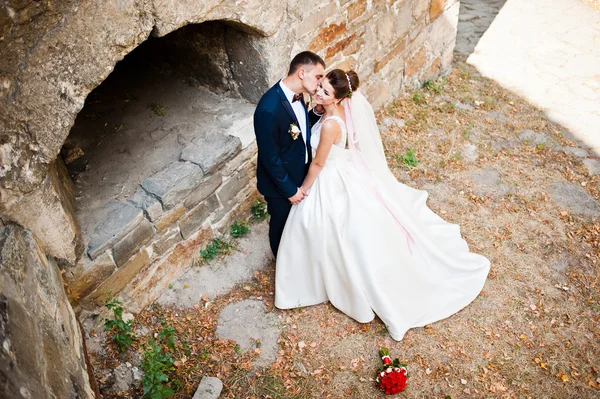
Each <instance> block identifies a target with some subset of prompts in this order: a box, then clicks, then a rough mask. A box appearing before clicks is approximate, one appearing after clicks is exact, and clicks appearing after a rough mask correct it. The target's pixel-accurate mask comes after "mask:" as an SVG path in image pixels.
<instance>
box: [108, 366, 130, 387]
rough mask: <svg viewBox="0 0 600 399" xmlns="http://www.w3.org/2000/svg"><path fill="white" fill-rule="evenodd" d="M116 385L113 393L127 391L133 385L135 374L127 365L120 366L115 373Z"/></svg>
mask: <svg viewBox="0 0 600 399" xmlns="http://www.w3.org/2000/svg"><path fill="white" fill-rule="evenodd" d="M114 375H115V383H114V384H113V386H112V389H111V390H113V391H115V392H122V391H127V390H129V388H130V387H131V384H133V372H132V371H131V370H130V369H129V368H128V367H127V366H126V365H125V364H120V365H118V366H117V368H116V369H115V371H114Z"/></svg>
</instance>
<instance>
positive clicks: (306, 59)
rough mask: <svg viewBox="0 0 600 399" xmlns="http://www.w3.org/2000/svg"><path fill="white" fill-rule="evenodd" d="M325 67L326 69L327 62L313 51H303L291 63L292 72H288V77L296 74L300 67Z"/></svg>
mask: <svg viewBox="0 0 600 399" xmlns="http://www.w3.org/2000/svg"><path fill="white" fill-rule="evenodd" d="M317 64H321V65H323V68H325V61H323V58H321V57H319V56H318V55H316V54H315V53H313V52H312V51H303V52H301V53H298V54H296V56H295V57H294V58H293V59H292V62H290V71H289V72H288V76H289V75H291V74H293V73H295V72H296V71H297V70H298V69H299V68H300V67H302V66H303V65H317Z"/></svg>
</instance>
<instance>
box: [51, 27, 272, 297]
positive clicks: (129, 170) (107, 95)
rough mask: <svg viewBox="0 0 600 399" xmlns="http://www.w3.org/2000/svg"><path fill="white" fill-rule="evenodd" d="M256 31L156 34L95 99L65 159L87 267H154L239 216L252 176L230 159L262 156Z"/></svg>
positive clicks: (262, 80)
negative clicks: (208, 227) (201, 232)
mask: <svg viewBox="0 0 600 399" xmlns="http://www.w3.org/2000/svg"><path fill="white" fill-rule="evenodd" d="M249 32H252V31H251V30H250V29H247V30H245V31H242V30H240V29H239V26H235V27H234V26H231V25H228V24H227V23H224V22H220V21H211V22H205V23H202V24H194V25H188V26H185V27H183V28H180V29H179V30H177V31H175V32H172V33H171V34H169V35H166V36H164V37H162V38H153V37H151V38H149V39H148V40H146V41H145V42H144V43H142V44H141V45H140V46H138V48H136V49H135V50H133V51H132V52H131V53H129V54H128V55H127V56H126V57H125V58H124V59H123V60H122V61H120V62H119V63H118V64H117V65H116V66H115V68H114V71H113V72H112V73H111V74H110V75H109V76H108V77H107V79H106V80H105V81H104V82H102V84H100V85H99V86H98V87H97V88H96V89H94V90H93V91H92V92H91V93H90V94H89V95H88V96H87V99H86V101H85V105H84V107H83V109H82V110H81V112H80V113H79V114H78V116H77V118H76V120H75V123H74V125H73V127H72V129H71V131H70V134H69V136H68V137H67V139H66V140H65V143H64V145H63V148H62V150H61V154H60V157H61V158H62V160H63V161H64V163H65V165H66V169H67V171H68V174H69V176H70V177H71V179H72V182H73V193H74V196H75V207H74V209H75V220H76V222H77V224H78V226H79V227H80V229H81V233H82V244H83V245H82V250H83V254H82V255H81V256H82V258H81V260H80V262H79V263H80V264H83V265H84V267H83V269H84V270H85V269H86V267H88V266H89V267H93V266H94V265H95V264H97V263H105V264H108V265H109V267H108V270H109V271H111V273H112V271H114V270H115V269H116V268H117V267H121V266H123V265H125V264H127V263H128V262H129V261H130V260H131V259H132V258H135V257H136V256H137V255H138V254H139V252H140V251H143V250H144V248H149V247H150V246H152V250H150V251H149V253H147V254H146V255H147V256H148V259H146V263H147V262H149V261H150V260H151V259H152V257H153V256H154V257H156V256H157V255H158V256H160V255H162V253H167V252H168V250H169V248H172V247H173V245H175V244H176V243H177V242H179V241H181V240H185V239H187V238H189V237H190V236H191V235H193V233H194V232H195V231H197V230H198V229H199V228H200V227H201V225H202V219H206V218H207V217H209V216H210V215H211V214H212V213H214V212H218V213H219V215H217V216H214V215H213V217H212V218H213V219H214V220H213V221H214V222H218V218H219V217H223V215H225V214H227V212H228V210H231V209H232V208H234V207H235V205H236V203H237V199H236V195H237V194H238V192H239V191H243V189H244V188H247V186H248V182H249V179H250V178H251V177H250V176H251V173H252V168H245V169H244V175H243V177H240V176H238V174H236V169H235V168H234V167H232V166H231V165H230V163H231V162H230V161H232V160H234V159H238V160H239V164H240V165H241V164H242V163H244V162H247V161H249V158H250V157H249V155H248V154H253V151H255V149H254V148H255V145H254V133H253V127H252V115H253V112H254V108H255V104H254V103H255V102H256V101H257V100H258V98H259V97H260V94H261V93H262V92H264V91H265V90H266V85H267V83H266V82H267V79H268V78H267V76H266V74H265V67H264V66H263V65H262V58H261V57H260V56H259V54H258V53H254V52H253V50H252V49H253V47H252V46H250V45H249V42H250V41H253V40H260V38H258V37H254V36H252V33H249ZM245 149H246V151H244V150H245ZM236 162H237V161H236ZM234 163H235V162H234ZM226 166H227V169H228V170H227V171H225V172H224V171H223V170H222V169H223V168H226ZM235 166H239V165H238V164H237V163H235ZM236 182H237V183H239V184H237V183H236ZM228 184H229V186H232V185H233V186H234V187H233V188H227V187H225V186H227V185H228ZM236 184H237V186H236ZM216 191H218V192H219V194H218V195H217V194H216V193H215V192H216ZM213 193H214V194H213ZM199 208H202V209H204V208H207V210H206V212H204V211H202V212H200V211H201V210H202V209H199ZM219 211H221V212H219ZM199 213H200V214H202V215H201V216H198V214H199ZM180 219H181V220H180ZM178 220H179V222H178ZM182 220H185V221H182ZM167 236H168V237H167ZM156 242H158V244H156ZM111 273H108V272H107V273H106V274H107V275H110V274H111ZM99 282H100V281H99ZM93 288H95V287H94V286H93V284H92V285H87V286H86V287H85V289H84V290H83V291H82V292H78V293H77V296H80V295H86V294H88V293H89V292H90V290H92V289H93Z"/></svg>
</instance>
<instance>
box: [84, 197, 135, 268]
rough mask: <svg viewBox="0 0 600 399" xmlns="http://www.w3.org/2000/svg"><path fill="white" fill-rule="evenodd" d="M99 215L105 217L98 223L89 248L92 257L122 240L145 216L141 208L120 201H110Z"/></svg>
mask: <svg viewBox="0 0 600 399" xmlns="http://www.w3.org/2000/svg"><path fill="white" fill-rule="evenodd" d="M98 215H99V216H104V218H103V219H102V220H101V222H100V223H98V224H97V225H96V227H95V229H94V232H93V233H92V235H91V237H90V242H89V244H88V248H87V250H88V254H89V255H90V257H91V258H92V259H96V258H97V257H98V256H99V255H100V254H101V253H103V252H104V251H105V250H106V249H107V248H110V247H112V246H113V245H114V244H115V243H116V242H117V241H119V240H121V239H122V238H123V237H124V236H125V235H126V234H128V233H129V232H130V231H131V230H133V229H134V228H135V227H136V226H137V225H138V224H139V223H140V222H141V221H142V219H143V218H144V213H143V212H142V210H141V209H138V208H136V207H135V206H133V205H132V204H129V203H126V202H120V201H111V202H109V203H108V204H107V205H106V206H105V207H104V208H103V209H101V210H100V211H99V212H98Z"/></svg>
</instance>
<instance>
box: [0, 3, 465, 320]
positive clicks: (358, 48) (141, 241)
mask: <svg viewBox="0 0 600 399" xmlns="http://www.w3.org/2000/svg"><path fill="white" fill-rule="evenodd" d="M458 6H459V4H458V1H457V0H336V1H324V0H304V1H298V0H288V1H287V2H286V1H280V0H266V1H265V0H263V1H254V0H248V1H245V2H238V1H234V0H225V1H222V0H207V1H202V2H198V1H196V0H179V1H172V0H154V1H141V2H125V1H120V0H112V1H102V2H79V1H74V0H73V1H69V0H66V1H62V2H50V1H49V0H41V1H32V0H7V1H5V2H3V3H2V5H0V74H1V75H0V96H1V98H2V101H1V102H0V131H1V132H2V133H0V134H1V136H0V212H1V215H0V219H1V220H4V221H5V222H9V221H11V222H16V223H18V224H19V225H21V226H24V227H26V228H27V229H29V230H31V231H32V232H33V233H34V234H35V236H36V237H38V239H39V240H40V244H41V246H42V248H43V250H44V251H45V252H46V253H48V254H50V255H52V256H53V257H54V258H56V259H57V260H59V261H60V262H61V264H64V265H68V266H70V267H74V268H73V270H72V272H73V273H72V277H73V278H72V280H71V285H70V287H69V288H70V297H71V299H72V300H73V301H74V302H78V301H80V306H82V307H84V308H85V307H87V308H93V307H94V306H97V305H98V304H99V303H100V301H101V300H102V299H103V295H105V293H106V292H107V291H111V292H112V293H113V294H114V293H118V292H120V294H121V297H122V298H123V299H124V300H126V301H128V304H129V306H130V307H132V308H133V309H141V308H142V307H143V306H145V305H146V304H148V303H150V302H151V301H152V300H153V298H155V297H156V296H157V295H158V293H159V291H160V290H161V289H163V288H164V285H165V284H167V283H168V280H169V279H171V278H176V277H177V275H178V273H179V274H180V273H182V272H183V270H184V269H185V268H186V267H188V266H189V264H190V262H191V260H190V259H191V257H192V255H193V253H195V250H197V248H198V246H200V245H203V244H205V243H206V241H207V240H208V239H209V238H210V237H212V236H213V235H214V234H217V233H218V232H219V231H220V230H223V228H224V226H225V225H226V224H227V223H229V221H230V220H232V218H234V217H235V216H236V214H237V213H238V212H241V210H242V209H244V208H247V207H248V199H250V198H251V197H252V193H253V190H254V181H253V175H252V173H253V171H252V170H253V166H252V164H251V159H252V158H254V155H255V152H256V148H255V145H254V144H253V143H251V142H248V141H244V140H241V142H240V140H238V141H236V138H235V137H232V136H229V135H219V136H218V137H212V138H211V137H209V136H206V137H205V140H206V141H195V142H194V143H192V144H190V146H193V145H195V147H194V148H192V149H190V150H189V151H187V152H186V151H185V150H184V151H183V152H182V153H181V159H180V162H177V163H175V164H171V165H169V166H167V167H166V168H165V169H164V170H161V171H158V172H156V173H154V172H155V171H149V173H148V177H147V178H146V179H145V180H144V181H143V182H142V184H141V188H140V191H139V192H138V193H137V194H136V195H134V196H133V197H131V198H129V199H128V200H120V201H116V202H112V203H110V204H108V205H107V208H106V209H105V210H104V211H105V212H106V218H104V214H102V215H101V214H100V213H99V214H98V215H97V216H98V217H101V218H104V219H105V220H104V222H105V224H104V230H102V231H100V230H99V231H98V234H96V235H95V236H93V240H90V242H89V243H88V242H85V241H82V239H81V231H80V229H81V227H80V226H78V224H77V222H76V218H75V217H74V215H73V201H72V193H71V192H70V191H71V188H70V187H69V183H68V181H67V180H68V176H67V177H66V178H65V176H64V173H63V169H64V168H63V167H62V166H61V164H60V161H57V155H58V154H59V152H60V150H61V147H62V145H63V143H64V142H65V139H66V138H67V136H68V135H69V131H70V129H71V127H72V126H73V123H74V121H75V118H76V116H77V115H78V113H79V112H80V111H81V109H82V107H83V105H84V101H85V99H86V96H87V95H88V94H89V93H90V92H91V91H92V90H93V89H94V88H95V87H97V86H98V85H99V84H100V83H101V82H102V81H103V80H104V79H106V77H107V76H108V75H109V74H110V73H111V71H112V70H113V69H114V67H115V64H116V63H117V62H118V61H119V60H121V59H122V58H123V57H124V56H125V55H127V54H128V53H130V52H131V51H132V50H133V49H135V48H136V47H137V46H139V45H140V44H141V43H142V42H144V41H145V40H147V39H148V37H150V36H152V37H163V36H167V35H169V34H171V35H172V38H173V40H171V46H169V48H167V49H166V51H171V52H172V53H174V54H176V53H178V54H181V53H184V54H187V53H189V54H190V56H191V58H190V61H189V62H188V63H185V62H182V57H180V56H179V57H175V59H176V61H174V65H175V66H176V67H177V69H179V70H180V71H182V73H187V74H188V75H190V74H191V75H194V76H195V79H196V81H197V83H198V84H201V85H207V86H209V87H210V88H211V89H212V90H214V91H215V92H225V91H229V92H235V93H237V94H239V95H240V96H242V97H244V98H246V99H248V100H250V101H253V102H256V101H257V100H258V98H259V97H260V95H261V94H262V92H264V91H265V90H266V88H268V86H269V85H271V84H273V83H274V82H276V81H277V79H279V78H280V77H282V76H283V75H285V73H286V71H287V67H288V64H289V60H290V58H291V56H292V55H293V54H295V53H297V52H298V51H301V50H303V49H310V50H313V51H315V52H317V53H319V54H320V55H322V56H323V57H324V59H325V61H326V62H327V64H328V66H329V67H330V68H333V67H340V68H344V69H349V68H352V69H355V70H356V71H357V72H358V73H359V75H360V77H361V80H362V82H363V84H362V87H363V91H364V92H365V93H366V95H367V97H368V98H369V99H370V100H371V102H372V103H373V105H374V107H375V108H378V107H380V106H382V105H383V104H385V103H386V102H388V101H390V100H391V99H392V98H393V97H394V96H396V95H398V94H399V93H400V92H401V91H402V90H403V89H404V88H406V87H412V86H414V85H417V84H419V83H420V82H422V81H423V80H424V79H426V78H431V77H435V76H437V75H438V74H440V73H444V72H446V71H447V70H448V69H449V68H450V62H451V57H452V50H453V47H454V42H455V38H456V24H457V20H458ZM210 21H221V22H224V23H225V25H226V26H223V24H217V25H211V24H210V23H209V24H208V25H207V24H203V25H201V26H200V25H194V24H199V23H204V22H210ZM180 28H182V29H181V30H179V31H178V29H180ZM216 31H218V32H216ZM221 31H222V32H221ZM215 32H216V33H215ZM215 38H219V39H218V40H216V39H215ZM197 60H204V61H206V62H205V63H204V64H203V65H205V66H206V65H208V67H207V69H200V70H198V69H197V68H196V66H195V65H194V63H195V62H196V61H197ZM209 75H210V77H211V78H212V79H208V76H209ZM215 77H216V78H215ZM231 123H232V124H235V123H237V121H235V120H232V122H231ZM247 134H248V132H246V133H244V135H247ZM250 134H251V132H250ZM211 140H213V142H212V144H211ZM218 140H224V141H218ZM148 287H151V288H148Z"/></svg>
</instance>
